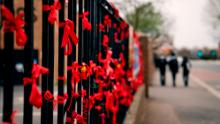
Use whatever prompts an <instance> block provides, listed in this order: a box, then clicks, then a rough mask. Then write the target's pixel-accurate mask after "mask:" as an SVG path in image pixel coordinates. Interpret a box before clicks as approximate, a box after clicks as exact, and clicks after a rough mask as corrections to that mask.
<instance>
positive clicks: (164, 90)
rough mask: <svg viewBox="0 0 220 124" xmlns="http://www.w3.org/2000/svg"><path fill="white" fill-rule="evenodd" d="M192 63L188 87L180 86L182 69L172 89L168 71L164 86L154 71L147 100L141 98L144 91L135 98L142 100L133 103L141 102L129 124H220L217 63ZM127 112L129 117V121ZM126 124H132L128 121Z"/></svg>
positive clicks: (219, 79) (181, 84) (129, 114)
mask: <svg viewBox="0 0 220 124" xmlns="http://www.w3.org/2000/svg"><path fill="white" fill-rule="evenodd" d="M192 64H193V68H192V71H191V74H190V83H189V87H184V85H183V79H182V74H181V70H180V72H179V74H178V76H177V87H175V88H174V87H173V86H172V81H171V74H170V73H169V72H167V74H166V78H167V81H166V86H165V87H161V86H160V83H159V73H158V72H156V73H155V75H154V81H153V83H152V86H151V87H150V89H149V93H150V98H148V99H145V98H144V95H143V93H144V90H141V92H142V93H137V94H136V96H135V97H137V96H139V97H140V96H141V98H139V101H137V100H135V101H134V103H132V105H133V104H135V102H140V103H139V104H138V105H139V107H136V108H137V109H138V110H136V111H137V112H136V115H133V118H134V119H133V120H132V119H130V120H132V123H133V124H220V118H219V117H220V116H219V114H220V64H219V62H214V63H211V62H209V61H208V62H206V61H193V62H192ZM140 89H143V88H140ZM139 92H140V91H139ZM136 104H137V103H136ZM130 109H131V110H132V109H133V107H131V108H130ZM131 110H129V111H131ZM129 111H128V116H129V117H130V118H132V115H131V113H130V112H129ZM126 119H127V118H126ZM125 122H126V121H125ZM126 123H128V124H131V123H129V122H128V121H127V122H126ZM126 123H125V124H126Z"/></svg>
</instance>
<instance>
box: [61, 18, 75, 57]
mask: <svg viewBox="0 0 220 124" xmlns="http://www.w3.org/2000/svg"><path fill="white" fill-rule="evenodd" d="M64 25H65V26H64V33H63V39H62V44H61V47H62V48H64V49H65V55H70V54H71V53H72V43H71V42H70V40H71V41H72V42H73V43H74V45H76V44H77V43H78V38H77V36H76V34H75V32H74V22H73V21H71V20H69V19H67V20H66V21H65V24H64ZM66 46H68V50H66Z"/></svg>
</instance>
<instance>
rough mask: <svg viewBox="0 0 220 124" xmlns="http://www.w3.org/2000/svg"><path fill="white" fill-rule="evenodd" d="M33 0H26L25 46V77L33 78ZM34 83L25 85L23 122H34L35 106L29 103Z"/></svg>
mask: <svg viewBox="0 0 220 124" xmlns="http://www.w3.org/2000/svg"><path fill="white" fill-rule="evenodd" d="M33 10H34V6H33V0H25V8H24V12H25V22H26V23H27V24H26V25H25V32H26V34H27V36H28V40H27V43H26V45H25V47H24V55H25V57H24V77H28V78H31V76H32V65H33V42H34V41H33V37H34V32H33V19H34V15H33ZM31 89H32V85H31V84H28V85H27V86H25V87H24V109H23V110H24V116H23V124H32V112H33V107H32V105H31V104H30V103H29V97H30V94H31Z"/></svg>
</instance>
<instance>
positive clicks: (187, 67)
mask: <svg viewBox="0 0 220 124" xmlns="http://www.w3.org/2000/svg"><path fill="white" fill-rule="evenodd" d="M181 66H182V68H183V81H184V85H185V87H187V86H188V83H189V72H190V68H191V63H190V61H189V58H188V57H186V56H184V57H183V61H182V64H181Z"/></svg>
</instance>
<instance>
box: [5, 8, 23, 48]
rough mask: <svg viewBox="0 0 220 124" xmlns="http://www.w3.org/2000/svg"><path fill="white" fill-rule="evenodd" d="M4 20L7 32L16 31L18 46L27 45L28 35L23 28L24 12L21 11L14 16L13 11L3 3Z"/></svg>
mask: <svg viewBox="0 0 220 124" xmlns="http://www.w3.org/2000/svg"><path fill="white" fill-rule="evenodd" d="M1 11H2V13H1V14H2V17H3V18H4V20H3V30H4V31H5V32H14V31H15V32H16V43H17V45H18V46H22V47H23V46H25V44H26V42H27V35H26V33H25V31H24V30H23V27H24V25H25V22H24V20H23V17H24V13H20V14H18V15H17V16H15V17H14V15H13V13H12V12H11V11H10V10H9V9H8V8H7V7H5V6H4V5H1Z"/></svg>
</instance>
